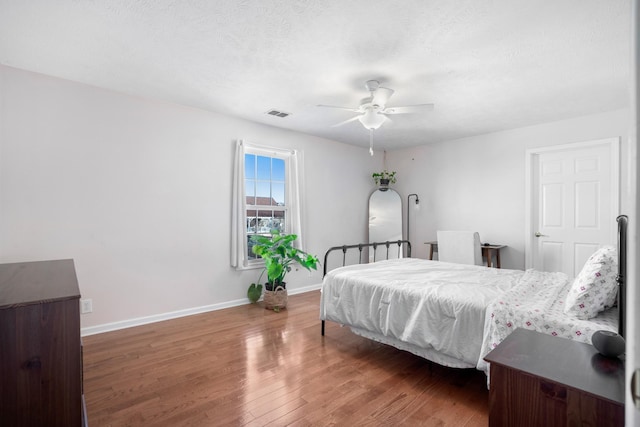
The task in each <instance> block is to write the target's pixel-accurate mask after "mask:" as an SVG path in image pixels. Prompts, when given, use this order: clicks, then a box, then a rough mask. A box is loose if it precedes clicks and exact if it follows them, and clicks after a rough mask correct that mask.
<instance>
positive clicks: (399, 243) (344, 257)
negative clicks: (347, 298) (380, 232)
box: [321, 240, 411, 336]
mask: <svg viewBox="0 0 640 427" xmlns="http://www.w3.org/2000/svg"><path fill="white" fill-rule="evenodd" d="M403 244H406V245H407V253H406V256H404V257H405V258H411V242H409V241H408V240H395V241H386V242H374V243H358V244H356V245H342V246H334V247H332V248H329V250H327V252H325V254H324V264H323V266H324V267H323V270H322V277H324V276H326V275H327V265H328V259H329V254H330V253H331V252H334V251H342V267H344V266H345V265H346V261H347V251H348V250H349V249H358V251H359V254H358V264H363V262H364V261H363V259H362V251H363V250H364V248H373V262H376V261H379V260H380V259H381V258H380V259H379V258H378V249H379V248H386V256H385V258H384V259H389V254H390V252H389V250H390V249H391V248H393V246H394V245H397V255H398V258H400V252H401V250H402V245H403ZM382 250H383V249H382ZM394 250H395V249H394ZM321 333H322V336H324V320H322V324H321Z"/></svg>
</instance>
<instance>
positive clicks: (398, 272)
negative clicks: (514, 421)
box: [320, 223, 626, 372]
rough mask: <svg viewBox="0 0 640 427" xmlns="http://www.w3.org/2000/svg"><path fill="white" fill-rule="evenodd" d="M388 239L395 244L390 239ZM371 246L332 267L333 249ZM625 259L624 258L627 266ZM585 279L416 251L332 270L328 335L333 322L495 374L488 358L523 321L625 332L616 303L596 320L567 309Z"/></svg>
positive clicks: (326, 303)
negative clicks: (433, 257)
mask: <svg viewBox="0 0 640 427" xmlns="http://www.w3.org/2000/svg"><path fill="white" fill-rule="evenodd" d="M625 224H626V223H625ZM625 231H626V227H625ZM619 240H620V239H619ZM385 244H386V246H387V249H388V248H389V242H385ZM392 244H395V242H393V243H392ZM397 244H398V245H400V244H401V242H397ZM375 245H381V244H380V243H377V244H375ZM363 246H367V245H366V244H360V245H350V246H337V247H334V248H331V249H330V250H329V251H327V254H325V268H326V263H327V257H328V255H329V253H330V252H331V251H332V250H340V249H341V250H342V251H343V253H346V250H347V249H348V248H354V247H357V248H359V249H360V251H362V247H363ZM614 249H615V248H614ZM624 252H625V251H620V253H621V256H622V255H623V254H624ZM343 259H344V258H343ZM616 264H617V260H616ZM623 265H624V261H623V260H622V259H621V260H620V266H621V267H620V268H621V269H622V266H623ZM583 270H584V269H583ZM620 271H622V270H620ZM581 274H582V273H581ZM577 279H578V277H577V278H576V280H570V279H569V278H568V277H567V276H566V275H564V274H563V273H549V272H541V271H536V270H526V271H521V270H508V269H496V268H488V267H483V266H475V265H465V264H453V263H446V262H441V261H429V260H424V259H414V258H410V251H408V257H406V258H398V259H384V260H380V261H376V262H374V263H368V264H354V265H345V266H343V267H339V268H336V269H334V270H331V271H329V272H326V271H325V275H324V279H323V285H322V296H321V301H320V319H321V321H322V334H323V335H324V333H325V325H324V324H325V321H331V322H336V323H338V324H340V325H344V326H348V327H349V328H351V330H352V331H353V333H355V334H357V335H361V336H363V337H366V338H369V339H372V340H375V341H378V342H381V343H384V344H388V345H392V346H394V347H396V348H398V349H400V350H405V351H409V352H411V353H413V354H416V355H418V356H421V357H424V358H426V359H428V360H431V361H433V362H436V363H438V364H441V365H444V366H448V367H454V368H477V369H480V370H483V371H485V372H487V370H488V366H487V364H486V363H485V362H484V361H483V357H484V356H485V355H486V354H487V353H488V352H489V351H491V350H492V349H493V348H494V347H495V346H496V345H497V344H499V343H500V342H501V341H502V340H503V339H504V338H506V336H507V335H508V334H509V333H511V331H513V330H515V329H516V328H518V327H521V328H526V329H531V330H536V331H539V332H543V333H546V334H550V335H554V336H559V337H563V338H568V339H573V340H577V341H582V342H588V343H590V342H591V335H592V334H593V333H594V332H595V331H597V330H609V331H613V332H617V331H618V324H619V316H620V315H621V313H619V312H618V309H617V307H615V306H612V305H614V304H609V305H605V306H604V308H603V309H602V310H600V311H599V312H598V313H597V314H596V315H594V316H593V317H589V318H580V317H581V316H579V315H573V314H567V313H565V310H566V307H567V299H568V297H570V295H571V293H572V292H573V291H574V290H575V287H576V281H577ZM608 280H609V281H611V279H608ZM613 280H615V281H617V282H621V281H622V280H623V274H622V273H621V272H618V274H617V276H616V277H614V279H613ZM617 285H618V283H615V284H614V286H616V287H617ZM616 292H617V289H616ZM620 305H621V306H623V305H622V304H620ZM582 317H584V316H582Z"/></svg>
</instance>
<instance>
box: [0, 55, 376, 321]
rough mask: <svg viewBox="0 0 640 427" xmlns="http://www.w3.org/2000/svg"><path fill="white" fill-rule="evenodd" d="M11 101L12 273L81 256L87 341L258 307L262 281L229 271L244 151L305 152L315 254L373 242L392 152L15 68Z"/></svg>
mask: <svg viewBox="0 0 640 427" xmlns="http://www.w3.org/2000/svg"><path fill="white" fill-rule="evenodd" d="M0 95H1V96H0V99H1V101H0V102H1V104H0V203H1V204H0V262H19V261H32V260H45V259H62V258H73V259H74V260H75V264H76V270H77V274H78V279H79V282H80V291H81V293H82V297H83V298H91V299H92V300H93V313H91V314H86V315H83V316H82V326H83V328H85V331H86V330H87V329H86V328H88V327H96V326H97V325H105V324H111V323H113V322H125V323H126V321H128V320H130V319H136V318H146V317H148V316H158V315H162V314H163V313H170V312H175V311H180V310H192V309H194V308H198V307H208V308H211V307H212V306H214V307H219V306H224V305H232V304H237V303H240V302H244V301H246V289H247V286H248V285H249V283H251V282H252V281H255V280H256V279H257V277H258V275H259V270H249V271H243V272H238V271H235V270H234V269H232V268H231V267H230V261H229V259H230V258H229V248H230V231H229V227H230V212H231V208H230V206H231V175H232V163H233V152H234V151H233V143H234V141H235V140H236V139H239V138H242V139H245V140H247V141H252V142H255V143H260V144H264V145H271V146H276V147H292V148H296V149H300V150H302V151H303V155H304V158H305V163H304V167H303V171H304V180H305V185H306V189H304V194H305V195H306V205H305V206H304V208H305V212H306V215H305V219H306V231H307V235H306V239H305V241H306V245H307V247H306V249H307V250H308V251H309V252H311V253H314V254H316V255H318V256H319V257H322V255H323V254H324V251H325V250H326V248H328V247H330V246H333V245H336V244H342V243H344V242H345V241H353V242H357V241H362V240H364V239H365V237H366V230H367V224H366V221H367V214H366V206H367V200H368V197H369V193H370V191H371V189H372V185H373V183H372V182H371V180H370V176H371V171H372V170H377V169H380V168H381V165H382V156H381V155H380V154H378V155H376V156H375V157H373V158H371V157H370V156H369V155H368V152H367V149H364V148H356V147H353V146H349V145H345V144H341V143H337V142H334V141H329V140H325V139H320V138H316V137H312V136H309V135H304V134H300V133H295V132H289V131H285V130H282V129H278V128H275V127H270V126H265V125H259V124H255V123H251V122H247V121H243V120H238V119H233V118H230V117H226V116H223V115H219V114H214V113H210V112H205V111H201V110H196V109H191V108H186V107H182V106H177V105H173V104H167V103H162V102H155V101H149V100H145V99H140V98H135V97H131V96H126V95H122V94H118V93H115V92H110V91H106V90H102V89H97V88H94V87H90V86H86V85H82V84H78V83H73V82H69V81H64V80H60V79H56V78H52V77H47V76H42V75H38V74H34V73H29V72H24V71H20V70H16V69H13V68H8V67H3V66H0ZM320 276H321V274H320V273H314V274H312V275H309V274H308V273H307V272H306V271H305V270H302V271H301V272H292V273H290V275H289V276H288V280H287V282H288V284H289V286H288V287H289V289H290V290H291V291H293V292H295V290H296V289H300V288H305V287H308V286H312V285H314V284H319V283H320V281H321V279H320ZM122 325H123V324H120V326H122ZM112 326H113V325H112ZM94 329H95V328H94Z"/></svg>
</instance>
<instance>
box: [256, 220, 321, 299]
mask: <svg viewBox="0 0 640 427" xmlns="http://www.w3.org/2000/svg"><path fill="white" fill-rule="evenodd" d="M297 238H298V236H297V235H295V234H280V232H279V231H278V230H271V237H266V236H260V235H254V236H252V237H251V239H252V240H253V242H254V245H253V248H252V251H253V253H254V254H256V255H258V256H260V257H261V258H262V259H263V260H264V270H262V273H260V278H262V275H263V274H264V273H265V272H266V273H267V280H268V281H267V290H274V289H276V288H277V287H278V286H282V287H283V288H285V287H286V286H285V283H284V278H285V276H286V275H287V273H288V272H289V271H291V264H299V265H300V266H301V267H303V268H305V269H307V270H309V271H311V270H312V269H313V270H315V269H316V268H317V265H318V264H319V263H320V261H319V260H318V258H317V257H315V256H313V255H310V254H308V253H306V252H304V251H301V250H300V249H297V248H294V247H293V242H294V241H295V240H296V239H297ZM260 278H259V279H258V283H260ZM269 288H271V289H269Z"/></svg>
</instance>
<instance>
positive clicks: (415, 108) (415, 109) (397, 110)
mask: <svg viewBox="0 0 640 427" xmlns="http://www.w3.org/2000/svg"><path fill="white" fill-rule="evenodd" d="M424 111H433V104H417V105H406V106H404V107H390V108H385V109H384V111H383V113H384V114H411V113H421V112H424Z"/></svg>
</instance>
